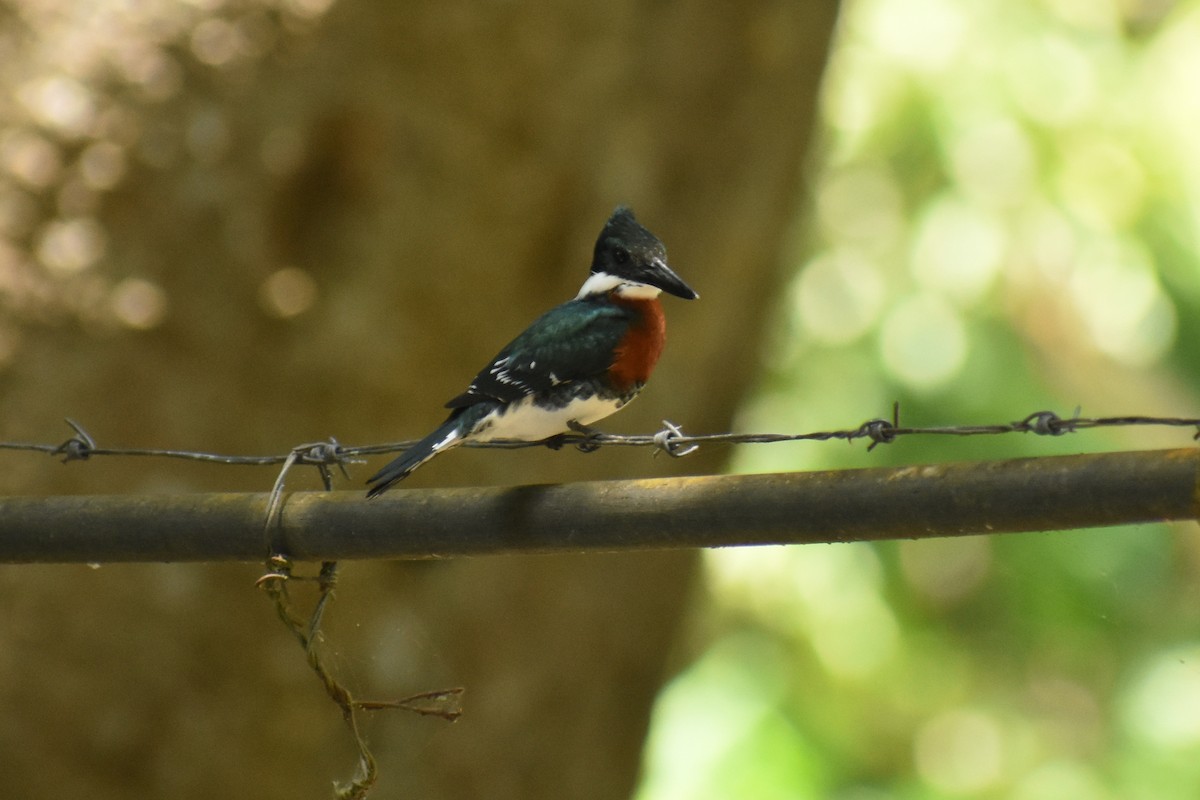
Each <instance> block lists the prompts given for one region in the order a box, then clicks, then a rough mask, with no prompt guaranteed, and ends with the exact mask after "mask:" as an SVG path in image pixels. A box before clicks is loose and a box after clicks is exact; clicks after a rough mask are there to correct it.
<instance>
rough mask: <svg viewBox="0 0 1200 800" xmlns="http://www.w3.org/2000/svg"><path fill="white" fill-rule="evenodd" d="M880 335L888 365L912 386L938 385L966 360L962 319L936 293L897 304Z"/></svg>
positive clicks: (930, 386) (916, 387) (933, 387)
mask: <svg viewBox="0 0 1200 800" xmlns="http://www.w3.org/2000/svg"><path fill="white" fill-rule="evenodd" d="M879 336H880V347H881V349H882V354H883V365H884V368H885V369H886V370H887V371H888V374H889V375H891V376H892V377H893V378H895V379H896V380H898V381H900V382H901V383H903V384H905V385H906V386H908V387H910V388H912V389H918V390H929V389H936V388H938V387H940V386H942V385H943V384H945V383H946V382H947V381H949V380H951V379H952V378H954V376H955V375H957V374H958V373H959V371H960V370H961V369H962V367H963V364H964V363H966V359H967V349H968V348H967V332H966V328H965V327H964V325H963V322H962V319H961V318H960V317H959V315H958V313H957V312H955V311H954V309H953V308H951V307H950V306H949V305H947V304H946V302H945V301H944V300H942V299H941V298H939V297H937V296H935V295H932V294H928V293H924V294H918V295H915V296H913V297H911V298H909V299H907V300H904V301H902V302H900V303H899V304H897V305H896V306H895V307H894V308H893V309H892V310H891V311H890V312H888V314H887V316H885V317H884V320H883V325H882V327H881V329H880V332H879Z"/></svg>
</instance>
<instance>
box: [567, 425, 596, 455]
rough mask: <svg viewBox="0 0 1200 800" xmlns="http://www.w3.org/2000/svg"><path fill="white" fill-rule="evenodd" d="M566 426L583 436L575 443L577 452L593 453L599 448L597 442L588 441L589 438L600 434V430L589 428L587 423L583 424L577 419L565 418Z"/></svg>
mask: <svg viewBox="0 0 1200 800" xmlns="http://www.w3.org/2000/svg"><path fill="white" fill-rule="evenodd" d="M567 427H568V428H570V429H571V430H572V431H574V432H575V433H578V434H581V435H582V436H583V437H584V439H583V441H582V442H579V443H578V444H576V445H575V446H576V447H577V448H579V452H581V453H594V452H596V451H597V450H599V449H600V443H599V442H594V441H589V440H590V439H594V438H595V437H597V436H600V431H598V430H596V429H595V428H589V427H588V426H587V425H584V424H583V423H582V422H580V421H579V420H577V419H569V420H567Z"/></svg>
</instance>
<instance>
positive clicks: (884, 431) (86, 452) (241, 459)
mask: <svg viewBox="0 0 1200 800" xmlns="http://www.w3.org/2000/svg"><path fill="white" fill-rule="evenodd" d="M66 423H67V424H68V425H69V426H70V427H71V429H72V430H73V431H74V435H73V436H71V437H70V438H68V439H67V440H66V441H64V442H60V443H57V444H46V443H35V442H3V441H0V450H14V451H26V452H40V453H46V454H49V455H55V456H62V460H63V462H64V463H65V462H69V461H86V460H88V459H90V458H92V457H98V456H130V457H153V458H177V459H186V460H190V461H204V462H209V463H218V464H231V465H250V466H263V465H273V464H288V465H289V466H291V465H308V466H317V467H322V468H329V467H333V466H336V467H337V468H338V469H339V470H341V472H342V473H343V475H346V474H347V473H346V465H347V464H354V463H363V462H362V457H363V456H369V455H381V454H385V453H394V452H398V451H401V450H405V449H407V448H409V447H411V446H412V445H413V444H415V442H416V440H405V441H399V442H389V443H385V444H371V445H361V446H356V447H348V446H345V445H343V444H341V443H340V442H339V441H338V440H337V439H335V438H333V437H330V438H329V439H328V440H326V441H323V442H309V443H305V444H300V445H296V446H295V447H293V448H291V449H290V450H289V451H288V452H286V453H280V454H273V455H230V454H226V453H213V452H206V451H198V450H183V449H176V448H170V449H167V448H138V447H102V446H100V445H99V444H98V443H97V441H96V439H95V438H94V437H93V436H92V435H91V434H90V433H88V431H87V430H86V429H85V428H84V427H83V426H82V425H80V424H79V423H78V422H76V421H75V420H73V419H70V418H68V419H67V420H66ZM1133 426H1159V427H1176V428H1194V429H1195V433H1194V434H1193V435H1192V438H1193V439H1200V418H1193V417H1155V416H1146V415H1130V416H1119V417H1084V416H1080V410H1079V409H1076V410H1075V412H1074V414H1072V415H1071V416H1069V417H1062V416H1060V415H1059V414H1057V413H1055V412H1054V411H1035V412H1033V413H1032V414H1029V415H1027V416H1025V417H1023V418H1022V419H1019V420H1016V421H1013V422H1002V423H995V424H986V425H937V426H906V425H901V424H900V413H899V404H896V405H894V406H893V409H892V418H891V419H890V420H887V419H878V418H877V419H870V420H867V421H866V422H864V423H862V424H861V425H858V426H857V427H854V428H844V429H840V430H827V431H811V432H807V433H701V434H689V433H685V432H684V430H683V429H682V428H681V427H680V426H679V425H677V424H675V423H673V422H670V421H667V420H663V427H662V429H661V430H659V431H657V432H655V433H650V434H615V433H600V432H597V431H591V430H587V431H581V432H575V433H567V434H562V435H559V436H555V437H552V438H551V439H549V440H543V441H536V442H529V441H515V440H504V439H501V440H494V441H490V442H466V443H465V444H464V446H466V447H481V448H500V449H517V448H525V447H543V446H550V447H553V448H555V449H558V448H561V447H567V446H573V447H577V448H579V449H580V450H584V451H587V452H590V451H593V450H597V449H599V448H602V447H653V448H655V452H656V453H657V452H662V453H666V454H667V455H669V456H673V457H675V458H681V457H683V456H687V455H690V454H691V453H694V452H695V451H696V450H698V449H699V448H700V447H701V446H702V445H712V444H723V445H742V444H771V443H779V442H801V441H831V440H842V441H846V442H851V443H852V442H856V441H862V440H866V441H869V442H870V444H869V445H868V447H867V450H868V451H870V450H873V449H874V448H875V447H877V446H878V445H881V444H891V443H892V442H895V441H896V440H897V439H899V438H901V437H907V436H960V437H962V436H996V435H1001V434H1013V433H1026V434H1028V433H1031V434H1034V435H1037V436H1063V435H1065V434H1069V433H1078V432H1080V431H1084V430H1091V429H1095V428H1119V427H1133Z"/></svg>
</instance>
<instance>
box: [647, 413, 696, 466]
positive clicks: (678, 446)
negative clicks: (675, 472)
mask: <svg viewBox="0 0 1200 800" xmlns="http://www.w3.org/2000/svg"><path fill="white" fill-rule="evenodd" d="M662 424H663V429H662V430H661V431H659V432H658V433H656V434H654V446H655V447H657V448H658V449H657V450H655V451H654V455H658V454H659V453H666V454H667V455H669V456H670V457H671V458H683V457H684V456H688V455H691V454H692V453H694V452H696V451H697V450H699V449H700V445H698V444H688V445H685V444H684V443H683V442H681V441H680V440H681V439H685V438H686V437H685V436H684V434H683V428H681V427H679V426H678V425H676V424H675V423H674V422H671V421H670V420H668V419H664V420H663V421H662Z"/></svg>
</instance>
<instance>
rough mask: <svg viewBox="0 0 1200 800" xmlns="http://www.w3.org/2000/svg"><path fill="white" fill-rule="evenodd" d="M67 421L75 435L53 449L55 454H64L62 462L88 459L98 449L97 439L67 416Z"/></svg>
mask: <svg viewBox="0 0 1200 800" xmlns="http://www.w3.org/2000/svg"><path fill="white" fill-rule="evenodd" d="M66 423H67V424H68V425H70V426H71V430H73V431H75V435H74V436H72V437H71V438H70V439H67V440H66V441H65V442H63V443H62V444H60V445H59V446H58V447H56V448H54V450H52V451H51V453H52V454H53V455H62V457H63V460H62V463H64V464H65V463H67V462H68V461H87V459H88V456H90V455H91V454H92V452H93V451H95V450H96V440H95V439H93V438H92V436H91V434H89V433H88V432H87V431H85V430H84V429H83V426H82V425H80V424H79V423H78V422H76V421H75V420H73V419H71V418H70V417H67V418H66Z"/></svg>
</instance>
